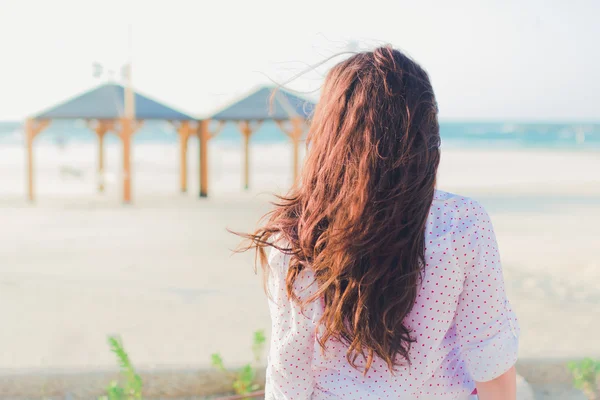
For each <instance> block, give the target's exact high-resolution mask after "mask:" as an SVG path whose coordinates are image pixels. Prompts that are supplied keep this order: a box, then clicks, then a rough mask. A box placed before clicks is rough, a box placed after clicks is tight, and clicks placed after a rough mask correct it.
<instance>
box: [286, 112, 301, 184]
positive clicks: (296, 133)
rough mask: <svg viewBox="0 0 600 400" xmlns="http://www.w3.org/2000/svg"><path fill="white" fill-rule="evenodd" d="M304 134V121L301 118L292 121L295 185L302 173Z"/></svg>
mask: <svg viewBox="0 0 600 400" xmlns="http://www.w3.org/2000/svg"><path fill="white" fill-rule="evenodd" d="M303 134H304V121H303V120H302V119H301V118H294V119H292V131H291V134H290V135H289V136H290V138H291V139H292V162H293V164H292V174H293V175H292V177H293V180H294V184H296V183H297V181H298V176H299V171H300V154H299V152H300V142H301V141H302V135H303Z"/></svg>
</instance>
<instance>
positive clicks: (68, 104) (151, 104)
mask: <svg viewBox="0 0 600 400" xmlns="http://www.w3.org/2000/svg"><path fill="white" fill-rule="evenodd" d="M124 111H125V89H124V88H123V86H121V85H119V84H116V83H106V84H103V85H100V86H98V87H96V88H93V89H91V90H89V91H87V92H85V93H83V94H81V95H79V96H77V97H74V98H72V99H70V100H67V101H65V102H64V103H62V104H59V105H57V106H55V107H52V108H51V109H49V110H47V111H44V112H42V113H40V114H38V115H36V116H34V118H35V119H111V120H112V119H118V118H121V117H122V116H123V115H124ZM135 117H136V118H137V119H164V120H193V119H194V118H192V117H190V116H189V115H186V114H184V113H182V112H179V111H177V110H174V109H172V108H170V107H167V106H165V105H164V104H161V103H159V102H157V101H155V100H152V99H150V98H148V97H146V96H143V95H141V94H139V93H137V92H136V93H135Z"/></svg>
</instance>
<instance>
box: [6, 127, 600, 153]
mask: <svg viewBox="0 0 600 400" xmlns="http://www.w3.org/2000/svg"><path fill="white" fill-rule="evenodd" d="M22 127H23V124H22V122H16V121H7V122H0V144H2V143H4V144H21V143H23V129H22ZM440 135H441V137H442V146H443V147H452V148H456V147H465V148H484V149H491V148H505V149H519V148H523V149H554V150H559V149H565V150H578V149H581V150H598V149H600V123H596V122H564V123H558V122H510V121H506V122H493V121H492V122H477V121H472V122H468V121H467V122H463V121H441V122H440ZM95 138H96V136H95V134H94V133H93V132H92V131H91V130H90V129H88V128H87V127H86V125H85V123H84V122H83V121H79V120H75V121H54V122H53V123H52V124H51V125H50V126H49V127H48V128H47V129H46V130H44V131H43V132H42V134H41V135H40V136H39V138H38V139H37V142H41V143H46V144H52V143H54V144H56V145H61V146H64V145H68V144H69V143H81V142H92V141H94V140H95ZM215 140H216V141H218V142H220V143H221V144H226V143H231V144H234V143H238V142H241V134H240V132H239V130H238V129H237V127H236V126H235V124H233V123H228V124H227V125H225V127H224V128H223V130H222V131H221V133H220V134H219V135H218V136H217V137H216V138H215ZM106 141H107V143H111V142H118V139H117V137H116V136H115V135H108V136H107V140H106ZM134 141H135V142H154V143H160V142H164V143H173V142H176V141H177V134H176V132H175V129H174V128H173V127H172V125H170V124H169V123H168V122H164V121H147V122H145V123H144V125H143V127H142V128H141V129H140V131H138V132H137V133H136V134H135V136H134ZM251 141H252V143H260V144H275V143H281V142H285V141H287V137H286V136H285V135H284V134H283V133H282V132H281V131H280V129H279V128H278V127H277V125H276V124H275V123H273V122H265V123H264V124H262V125H261V127H260V128H259V129H258V130H257V131H256V132H255V133H254V134H253V135H252V138H251Z"/></svg>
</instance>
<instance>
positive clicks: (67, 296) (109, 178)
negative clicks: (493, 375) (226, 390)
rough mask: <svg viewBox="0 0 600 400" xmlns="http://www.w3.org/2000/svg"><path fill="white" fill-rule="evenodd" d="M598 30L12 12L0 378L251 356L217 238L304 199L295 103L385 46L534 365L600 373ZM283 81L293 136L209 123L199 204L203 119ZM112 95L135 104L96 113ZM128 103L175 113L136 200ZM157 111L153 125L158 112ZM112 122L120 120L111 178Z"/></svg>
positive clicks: (439, 19) (543, 17) (6, 48)
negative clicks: (492, 265) (488, 242)
mask: <svg viewBox="0 0 600 400" xmlns="http://www.w3.org/2000/svg"><path fill="white" fill-rule="evenodd" d="M599 17H600V3H598V2H597V1H593V0H590V1H584V0H577V1H572V2H564V1H536V0H528V1H522V2H518V1H493V0H488V1H455V2H444V1H419V2H417V1H395V2H387V1H378V0H371V1H369V2H356V3H355V2H348V1H328V2H324V1H312V0H305V1H302V2H296V3H292V2H281V1H269V0H257V1H252V2H245V1H223V2H201V1H194V0H189V1H184V0H171V1H168V2H167V1H152V2H150V1H141V0H140V1H136V0H128V1H122V0H121V1H118V0H105V1H102V2H99V1H91V0H90V1H88V0H79V1H75V0H73V1H68V0H52V1H41V0H39V1H35V0H19V1H17V0H14V1H13V0H0V52H1V54H2V57H1V61H0V315H2V316H3V326H2V329H0V343H2V349H1V351H0V370H2V371H5V372H10V373H13V372H15V371H17V372H18V371H34V372H35V371H48V370H51V371H63V370H69V371H71V370H74V371H93V370H98V369H105V368H111V367H112V366H113V365H114V360H113V355H111V354H110V352H109V351H108V350H107V345H106V337H107V336H108V335H111V334H118V335H120V337H121V338H123V340H124V342H125V343H126V345H127V348H128V351H129V354H130V356H131V358H132V359H133V360H135V363H136V365H137V366H139V367H141V368H146V369H152V368H156V369H159V368H163V369H164V368H167V369H168V368H172V369H177V368H204V367H209V366H210V363H211V357H210V355H211V354H213V353H216V352H219V353H220V354H221V355H222V357H223V359H224V360H225V361H226V362H227V363H228V364H229V365H231V366H239V365H242V364H244V363H246V362H247V361H249V360H250V359H252V349H251V341H252V334H253V332H255V331H257V330H264V331H265V334H266V335H267V336H268V333H269V327H270V321H269V316H268V312H267V302H266V301H267V300H266V298H265V296H264V294H263V292H262V280H261V278H260V277H257V276H255V275H254V271H253V261H254V260H253V255H251V254H243V255H232V252H231V249H233V248H235V246H236V245H237V243H238V240H237V238H236V237H234V236H232V235H231V234H228V233H227V232H226V228H231V229H234V230H242V231H249V230H251V229H253V228H254V227H255V226H256V224H257V222H258V219H259V218H260V217H261V216H262V215H263V214H264V213H265V212H266V211H268V210H269V204H268V201H269V200H271V199H272V197H271V195H270V194H271V193H284V192H285V191H286V190H287V188H289V186H290V185H291V183H292V182H293V163H294V152H293V143H294V140H290V138H292V139H293V138H294V137H295V136H294V132H300V131H301V133H302V132H305V130H306V126H305V125H302V129H301V130H299V131H294V127H295V125H294V121H299V120H303V119H304V114H303V111H302V110H304V109H302V107H300V108H297V105H298V104H297V103H296V102H297V101H298V100H297V98H296V97H293V96H298V97H299V98H301V99H306V100H307V101H308V102H309V103H310V102H315V103H316V102H318V98H319V90H320V88H321V85H322V83H323V79H324V76H325V74H326V73H327V70H328V69H329V68H330V67H331V66H332V65H334V64H335V63H337V62H339V61H341V60H342V59H343V58H344V57H347V56H348V54H349V53H351V52H354V51H361V50H370V49H373V48H374V47H376V46H379V45H383V44H386V43H390V44H392V45H393V46H395V47H397V48H399V49H402V50H404V51H406V52H407V53H408V54H409V55H411V56H412V57H413V58H414V59H415V60H416V61H417V62H419V63H420V64H421V65H423V67H424V68H425V69H426V70H427V71H428V72H429V74H430V77H431V79H432V82H433V85H434V89H435V91H436V96H437V99H438V103H439V109H440V122H441V135H442V141H443V143H442V163H441V167H440V176H439V184H438V187H439V189H442V190H446V191H451V192H458V193H460V194H462V195H466V196H472V197H474V198H476V199H478V200H479V201H480V202H481V203H482V204H483V205H484V206H486V208H487V209H488V211H489V212H490V214H491V216H492V220H493V222H494V224H495V227H496V231H497V235H498V240H499V244H500V248H501V253H502V257H503V264H504V273H505V280H506V285H507V290H508V293H509V297H510V299H511V301H512V302H513V305H514V308H515V310H516V312H517V315H518V317H519V319H520V323H521V326H522V340H521V349H520V357H521V359H523V360H534V361H535V362H540V363H543V362H546V361H552V360H557V359H560V360H562V359H577V358H581V357H585V356H590V357H600V344H599V341H598V335H599V332H600V245H599V244H600V52H599V51H598V49H597V43H596V42H597V38H598V37H600V25H599V24H598V18H599ZM336 55H337V56H336ZM334 56H335V57H334ZM327 60H328V61H327ZM277 84H283V85H284V87H285V88H286V89H287V90H288V92H287V93H290V94H291V96H290V97H287V96H288V95H287V94H286V95H285V99H284V100H283V101H282V103H281V105H280V106H281V108H282V109H283V111H286V112H288V114H289V118H287V119H289V120H290V121H287V122H281V123H280V125H281V126H279V125H278V124H276V123H275V122H273V121H270V120H269V118H264V117H260V116H257V117H252V118H254V119H261V120H263V119H264V121H263V122H264V123H262V124H261V125H259V124H258V123H256V122H253V123H251V124H248V126H246V125H245V123H244V122H241V123H240V122H239V121H240V119H239V118H242V117H239V118H238V119H236V118H237V117H231V118H230V119H228V120H227V122H223V123H222V124H220V123H218V122H217V121H215V119H216V118H213V121H212V122H211V123H210V124H209V125H206V126H205V128H206V129H207V131H206V132H207V134H210V133H214V134H216V133H218V135H215V137H214V138H212V139H210V140H207V141H206V143H207V144H206V147H204V149H205V151H206V153H205V154H207V157H208V158H204V160H206V164H205V165H204V171H205V173H206V178H205V181H204V185H206V187H205V188H201V187H200V186H201V184H200V181H201V175H202V173H201V172H199V170H200V169H201V167H202V165H201V161H200V159H201V157H200V154H201V151H200V146H199V143H200V140H199V139H198V137H201V135H202V133H201V132H202V129H204V128H202V127H201V124H200V123H198V122H196V119H209V118H211V117H214V116H215V115H218V113H219V112H220V111H222V110H227V109H228V108H227V107H228V106H230V105H235V106H236V107H237V108H236V109H235V110H234V111H236V112H240V113H243V112H244V111H247V110H250V111H249V112H254V113H258V114H260V113H261V112H263V113H264V112H267V111H268V110H267V108H268V104H267V101H266V100H265V98H266V97H260V96H258V97H254V98H253V100H252V101H251V102H250V103H248V102H246V103H244V102H242V103H236V102H237V101H238V100H240V99H244V98H245V97H246V96H248V95H251V94H256V93H257V92H256V91H257V90H259V92H260V89H261V88H264V87H267V88H269V87H272V86H273V85H277ZM106 85H122V86H118V88H120V89H115V90H116V91H115V93H116V95H115V96H116V97H115V98H111V100H107V99H106V97H103V96H102V95H98V96H97V97H94V96H96V95H97V92H94V90H95V89H97V88H98V87H103V86H104V87H105V86H106ZM123 87H124V89H123ZM128 87H132V88H133V90H135V92H136V93H139V94H140V95H143V96H147V97H149V98H151V99H154V100H156V102H158V103H160V104H161V106H164V107H165V109H163V111H165V110H167V109H168V110H169V111H168V112H169V113H180V114H181V115H180V114H168V115H167V114H165V115H166V116H163V117H164V118H163V117H161V115H162V114H160V112H159V114H160V115H159V116H158V117H156V119H152V120H150V119H148V121H145V122H144V124H143V125H142V126H141V127H140V128H139V129H138V130H137V132H136V133H135V134H134V135H132V139H131V140H132V143H131V149H130V151H131V154H130V158H131V159H130V164H131V169H130V173H129V174H127V176H128V177H130V179H131V199H130V201H129V202H127V204H124V201H123V200H124V191H125V190H126V189H125V187H124V184H123V180H124V178H126V176H124V172H123V171H124V162H126V161H124V158H125V156H124V154H123V153H124V146H123V140H122V139H121V138H122V132H121V131H119V129H122V126H123V125H122V124H123V122H122V120H121V119H122V118H127V117H128V115H127V110H126V108H127V106H126V105H125V103H126V102H127V101H126V99H127V93H128V89H127V88H128ZM89 91H92V92H93V93H96V95H94V96H92V97H91V98H88V100H86V101H88V103H85V104H84V105H81V104H76V105H75V106H73V107H74V109H75V110H77V111H81V112H82V113H83V114H81V115H75V116H73V117H72V118H61V119H57V120H55V121H52V123H51V124H50V125H48V126H47V127H45V126H42V125H43V124H42V125H40V122H35V121H34V122H32V123H33V124H34V125H33V127H34V128H35V127H38V128H40V130H41V128H42V127H43V128H45V129H43V130H41V131H40V133H39V135H37V136H36V137H35V140H32V141H31V152H30V153H28V151H27V148H28V144H29V143H30V142H29V141H28V139H27V138H28V133H27V132H28V128H27V126H26V124H25V121H26V119H27V118H35V117H39V116H40V115H43V113H44V112H46V111H47V110H52V109H53V107H55V106H57V105H61V104H64V102H65V101H67V100H69V99H74V98H76V96H79V95H80V94H82V93H86V92H89ZM267 92H268V90H267ZM111 93H112V92H111ZM90 99H91V100H90ZM143 101H144V100H143V99H141V100H140V99H138V98H137V97H136V105H137V107H138V109H137V110H138V112H142V111H143V110H146V111H143V112H153V110H155V108H152V107H150V109H148V108H147V107H149V106H147V104H146V106H144V104H145V103H144V102H143ZM90 102H91V103H90ZM96 102H97V103H96ZM111 102H112V103H111ZM107 104H108V105H107ZM111 104H112V106H111ZM255 106H256V107H259V108H260V109H259V110H258V111H257V109H256V107H255ZM103 107H108V111H107V112H113V113H114V112H116V113H117V114H118V115H117V114H115V115H114V116H110V118H113V117H114V118H116V119H115V125H114V126H112V125H111V127H109V128H110V129H108V133H107V136H106V140H105V141H104V154H103V158H104V167H103V169H102V170H101V171H100V170H99V167H98V164H99V157H100V156H99V148H98V135H97V134H96V133H95V129H97V128H98V126H99V125H98V124H99V123H100V122H102V121H103V120H102V118H101V117H98V116H95V114H94V112H96V111H98V110H100V109H102V110H104V109H103ZM111 107H112V108H111ZM144 107H146V108H144ZM253 107H254V108H253ZM290 107H292V108H293V111H289V110H288V109H289V108H290ZM111 110H112V111H111ZM115 110H116V111H115ZM148 110H150V111H148ZM59 111H60V110H59ZM63 111H64V109H63ZM98 112H99V111H98ZM102 112H104V111H102ZM157 112H158V111H157ZM165 112H167V111H165ZM172 115H175V117H171V116H172ZM177 115H179V117H180V118H179V117H177ZM63 117H64V115H63ZM137 117H138V119H143V118H141V117H139V115H137ZM188 117H189V121H188ZM106 118H109V117H106ZM252 118H250V117H248V119H252ZM42 119H43V118H42ZM42 119H40V121H41V120H42ZM284 119H285V118H284ZM188 123H189V124H188ZM36 124H37V125H36ZM303 124H304V123H303ZM182 126H183V127H188V128H189V131H186V130H185V129H188V128H182ZM30 128H31V126H30ZM246 128H250V130H246V131H244V129H246ZM282 128H283V130H285V131H287V133H288V134H287V135H286V134H285V133H284V131H283V130H282ZM31 129H33V128H31ZM249 131H251V133H252V134H251V135H250V134H249V133H248V134H243V133H244V132H249ZM119 132H121V133H119ZM182 132H184V133H182ZM185 132H187V133H185ZM120 135H121V136H120ZM182 135H188V136H189V139H187V137H188V136H185V137H186V139H185V143H186V146H185V149H186V150H182V145H181V143H182V142H181V141H182ZM245 137H247V138H248V139H249V140H248V142H247V143H248V146H247V147H246V145H245V143H246V141H245V139H244V138H245ZM299 143H300V146H299V153H298V154H299V157H300V162H301V159H302V157H303V155H304V147H303V144H302V143H301V141H300V142H299ZM246 149H248V152H247V153H246ZM28 154H31V156H32V157H33V159H34V161H32V162H31V165H32V174H33V176H34V179H33V187H34V197H35V200H34V201H30V200H29V197H28V196H29V193H30V192H29V186H28V177H29V175H28V174H29V172H28V171H29V170H28V165H30V164H29V161H28V160H29V159H28ZM246 154H247V157H246ZM182 155H183V157H184V160H185V164H182V161H181V160H182V158H181V157H182ZM246 165H248V168H247V171H248V178H247V180H246V178H245V172H244V171H246V168H245V166H246ZM184 169H185V175H184V176H183V177H182V173H183V172H182V171H183V170H184ZM99 185H102V186H103V189H104V190H103V192H101V193H99V191H98V188H99ZM246 185H247V186H248V188H247V189H246V188H245V186H246ZM202 189H203V190H204V192H203V193H202V194H203V195H207V196H206V197H200V196H199V195H200V192H201V191H202ZM184 190H185V191H184Z"/></svg>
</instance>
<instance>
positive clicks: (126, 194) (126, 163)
mask: <svg viewBox="0 0 600 400" xmlns="http://www.w3.org/2000/svg"><path fill="white" fill-rule="evenodd" d="M120 122H121V130H120V132H119V137H120V138H121V143H122V144H123V202H124V203H125V204H129V203H131V175H132V174H131V172H132V171H131V140H132V138H133V134H134V132H135V131H136V129H137V128H138V124H137V123H136V121H135V120H132V119H130V118H122V119H121V121H120Z"/></svg>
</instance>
